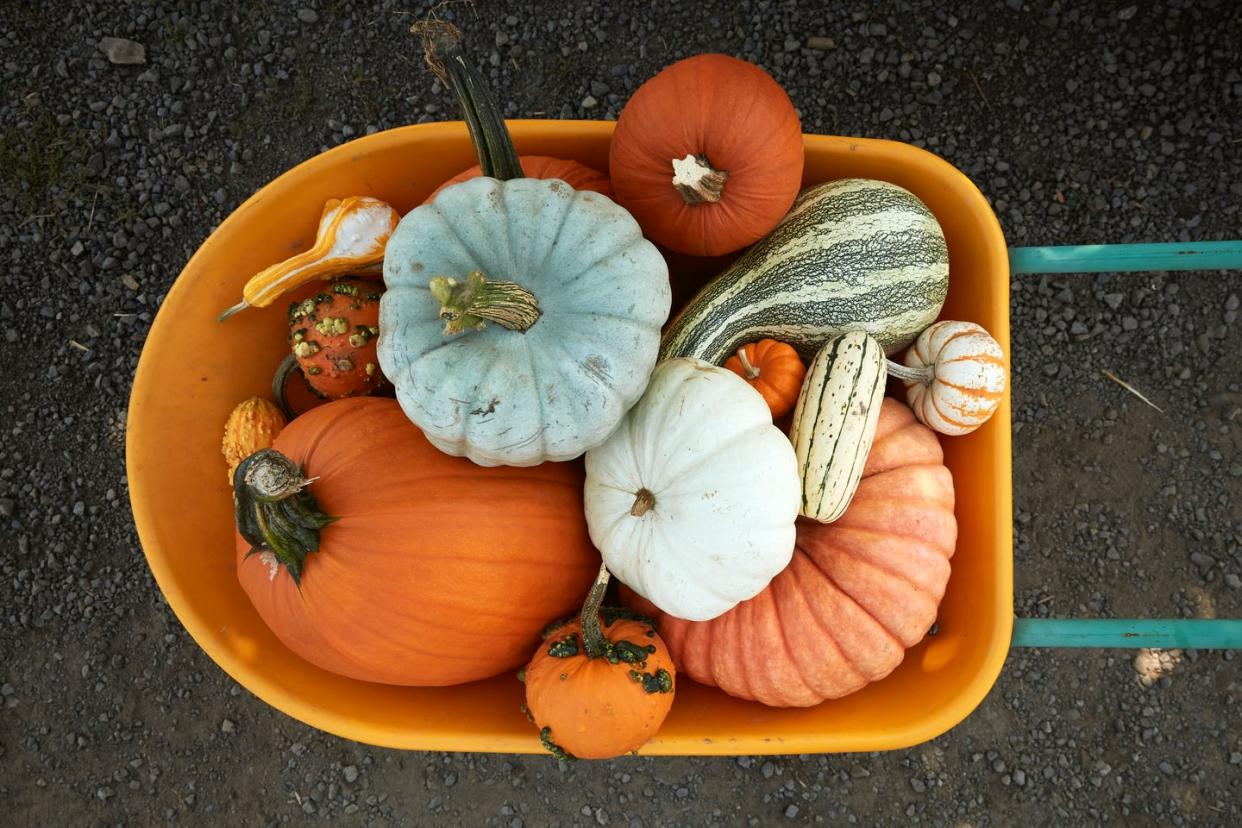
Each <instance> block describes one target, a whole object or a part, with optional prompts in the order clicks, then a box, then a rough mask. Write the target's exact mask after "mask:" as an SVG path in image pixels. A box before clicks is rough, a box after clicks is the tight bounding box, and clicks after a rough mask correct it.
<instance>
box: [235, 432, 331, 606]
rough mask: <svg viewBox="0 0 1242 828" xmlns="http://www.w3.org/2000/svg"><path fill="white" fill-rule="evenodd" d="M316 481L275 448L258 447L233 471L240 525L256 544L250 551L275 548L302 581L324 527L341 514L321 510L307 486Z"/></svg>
mask: <svg viewBox="0 0 1242 828" xmlns="http://www.w3.org/2000/svg"><path fill="white" fill-rule="evenodd" d="M310 483H311V481H310V480H308V479H307V477H306V475H305V474H304V473H303V471H302V469H301V468H299V467H298V465H297V464H296V463H294V462H293V461H292V460H290V459H289V458H288V457H286V456H285V455H283V454H281V453H280V452H279V451H276V450H275V449H261V450H259V451H256V452H255V453H254V454H252V455H250V456H249V457H247V458H246V459H245V460H243V461H241V463H240V464H239V465H238V466H237V471H235V472H234V473H233V507H234V514H235V517H236V518H237V531H238V532H239V533H241V536H242V537H243V538H245V539H246V540H247V541H249V542H250V544H251V549H250V552H249V553H247V556H249V555H253V554H256V553H258V552H271V553H272V554H273V555H275V557H276V560H277V561H278V562H279V563H281V564H282V565H283V566H284V567H285V569H286V570H288V572H289V575H290V576H291V577H292V578H293V582H294V583H295V584H297V585H298V586H299V587H300V586H301V585H302V569H303V567H304V566H305V562H306V556H307V555H308V554H310V553H311V552H317V551H318V550H319V531H320V530H321V529H323V527H325V526H327V525H328V524H329V523H332V521H334V520H336V518H335V517H332V516H331V515H327V514H324V513H323V512H321V511H320V510H319V504H318V503H317V502H316V500H315V497H314V495H312V494H311V493H310V492H308V491H307V490H306V487H307V486H308V485H310Z"/></svg>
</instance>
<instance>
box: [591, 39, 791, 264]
mask: <svg viewBox="0 0 1242 828" xmlns="http://www.w3.org/2000/svg"><path fill="white" fill-rule="evenodd" d="M687 155H696V156H697V155H704V156H706V157H707V159H708V160H709V161H710V163H711V166H712V167H713V168H715V169H717V170H724V171H726V172H728V173H729V179H728V181H726V182H725V185H724V190H723V192H722V194H721V199H720V201H719V202H717V203H714V204H711V203H708V204H695V205H689V204H687V203H686V202H685V200H684V199H683V198H682V197H681V195H680V194H678V192H677V190H676V189H674V188H673V185H672V179H673V166H672V161H673V159H674V158H678V159H680V158H684V157H685V156H687ZM802 162H803V156H802V125H801V123H800V122H799V120H798V113H797V111H796V110H795V109H794V107H793V104H792V103H791V102H790V100H789V96H788V95H787V94H785V91H784V90H783V89H781V87H780V85H779V84H778V83H777V82H776V81H775V80H773V79H772V76H771V75H769V74H768V73H767V72H765V71H763V70H762V69H760V68H759V67H758V66H755V65H753V64H750V63H747V62H746V61H743V60H738V59H737V58H734V57H729V56H728V55H715V54H708V55H698V56H696V57H692V58H687V59H686V60H682V61H678V62H677V63H674V64H673V65H672V66H669V67H667V68H666V69H664V70H663V71H661V72H660V73H659V74H657V75H656V76H655V77H653V78H651V79H650V80H648V81H647V82H646V83H644V84H643V85H642V86H640V87H639V88H638V91H636V92H635V93H634V94H633V96H631V97H630V100H629V102H628V103H627V104H626V105H625V109H623V110H622V111H621V115H620V117H619V118H618V119H617V129H616V132H614V133H613V137H612V145H611V149H610V152H609V161H608V169H609V174H610V175H611V177H612V186H613V188H614V189H615V190H616V192H617V201H618V202H619V203H620V204H621V205H622V206H624V207H625V208H626V209H627V210H629V211H630V212H631V213H633V214H634V218H636V219H638V223H639V224H640V225H642V228H643V233H644V234H645V235H646V236H647V237H648V238H650V239H651V240H653V241H655V242H657V243H658V244H662V245H664V246H665V247H668V248H669V249H671V250H676V251H678V252H680V253H689V254H691V255H694V256H719V255H722V254H724V253H731V252H733V251H734V250H740V249H741V248H743V247H745V246H746V245H748V244H751V243H753V242H755V241H757V240H758V239H760V238H762V237H763V235H764V234H765V233H767V232H768V231H769V230H771V229H772V228H773V227H775V226H776V224H777V222H779V221H780V220H781V217H782V216H784V215H785V213H786V212H787V211H788V210H789V205H791V204H793V200H794V198H795V197H796V196H797V195H798V188H799V186H801V183H802Z"/></svg>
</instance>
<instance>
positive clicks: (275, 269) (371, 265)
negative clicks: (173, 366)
mask: <svg viewBox="0 0 1242 828" xmlns="http://www.w3.org/2000/svg"><path fill="white" fill-rule="evenodd" d="M400 220H401V216H399V215H398V214H397V211H396V210H394V209H393V208H392V207H390V206H389V205H388V204H386V203H384V202H383V201H380V200H379V199H378V198H370V197H368V196H350V197H349V198H346V199H338V198H333V199H329V200H328V202H327V203H326V204H324V205H323V215H322V216H321V217H320V219H319V232H318V233H317V234H316V237H315V244H314V246H313V247H311V249H310V250H307V251H306V252H305V253H299V254H297V255H296V256H293V257H291V258H289V259H285V260H284V261H283V262H280V263H278V264H274V265H272V266H271V267H269V268H267V269H266V270H264V271H262V272H261V273H258V274H256V275H255V276H252V277H251V279H250V281H248V282H246V287H245V288H244V289H243V291H242V301H241V302H238V303H237V304H236V305H234V306H233V307H231V308H229V309H228V310H226V311H225V312H224V313H222V314H220V321H221V322H223V321H224V320H225V319H228V318H229V317H230V316H232V315H233V314H235V313H237V312H238V311H240V310H245V309H246V308H251V307H254V308H263V307H267V306H268V305H270V304H271V303H272V302H274V301H275V300H276V298H277V297H278V296H280V295H281V294H283V293H286V292H288V291H290V290H293V289H294V288H296V287H300V286H301V285H304V284H306V283H307V282H314V281H317V280H320V279H330V278H332V277H334V276H345V275H359V274H365V273H368V272H376V271H378V269H379V268H380V267H382V266H383V264H384V248H385V246H387V244H388V237H389V236H390V235H391V234H392V231H393V230H394V229H395V228H396V226H397V222H399V221H400Z"/></svg>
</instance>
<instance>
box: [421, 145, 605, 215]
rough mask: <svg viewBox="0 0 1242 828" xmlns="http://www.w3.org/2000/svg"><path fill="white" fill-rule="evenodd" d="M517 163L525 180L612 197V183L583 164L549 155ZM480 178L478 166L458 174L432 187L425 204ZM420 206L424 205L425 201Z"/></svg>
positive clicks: (525, 159) (481, 170)
mask: <svg viewBox="0 0 1242 828" xmlns="http://www.w3.org/2000/svg"><path fill="white" fill-rule="evenodd" d="M518 161H520V162H521V163H522V173H523V174H524V175H525V176H526V177H527V178H559V179H560V180H561V181H564V182H565V183H566V184H568V185H569V186H571V187H573V188H574V189H575V190H590V191H591V192H594V193H600V194H602V195H606V196H608V197H609V198H612V197H613V194H612V182H611V181H609V180H608V176H606V175H604V174H603V173H602V172H600V171H599V170H596V169H592V168H591V167H588V166H587V165H586V164H580V163H578V162H577V161H570V160H568V159H565V158H553V157H551V156H549V155H521V156H518ZM482 174H483V168H482V167H480V166H479V165H478V164H475V165H474V166H473V167H471V168H470V169H468V170H462V171H461V172H459V173H458V174H457V175H455V176H453V177H452V178H450V179H449V180H448V181H445V182H444V183H443V184H441V185H440V186H439V187H436V190H435V192H434V193H432V194H431V195H429V196H427V201H431V200H432V199H434V198H435V197H436V196H438V195H439V194H440V191H441V190H443V189H444V188H445V187H451V186H452V185H454V184H460V183H461V182H463V181H468V180H470V179H471V178H475V177H476V176H479V175H482ZM423 203H424V204H425V203H426V201H425V202H423Z"/></svg>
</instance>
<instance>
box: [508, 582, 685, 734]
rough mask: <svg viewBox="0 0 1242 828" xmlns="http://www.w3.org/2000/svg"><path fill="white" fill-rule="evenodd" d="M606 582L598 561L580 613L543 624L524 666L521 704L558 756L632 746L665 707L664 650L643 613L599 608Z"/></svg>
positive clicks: (670, 672) (668, 698)
mask: <svg viewBox="0 0 1242 828" xmlns="http://www.w3.org/2000/svg"><path fill="white" fill-rule="evenodd" d="M607 586H608V570H607V569H606V568H604V567H603V566H602V565H601V566H600V570H599V577H598V579H597V580H596V582H595V586H594V587H592V589H591V594H590V595H588V596H587V600H586V602H585V603H584V605H583V607H582V613H581V614H580V615H579V617H578V618H577V619H575V620H574V621H573V622H567V623H565V624H562V625H561V626H559V627H555V628H553V629H551V630H550V631H549V632H548V635H547V638H546V640H545V641H544V642H543V643H542V644H540V645H539V649H538V651H537V652H536V653H535V657H534V658H532V659H531V662H530V664H529V665H527V667H526V676H525V682H526V708H527V710H528V711H529V713H530V716H531V718H532V719H534V722H535V726H536V727H538V728H539V738H540V740H541V741H542V742H543V745H544V747H546V748H547V749H548V750H550V751H551V752H552V753H553V754H554V755H556V756H558V757H559V758H568V757H571V756H572V757H576V758H578V759H611V758H612V757H614V756H620V755H621V754H623V753H629V752H630V751H635V750H638V749H639V748H640V747H642V746H643V745H645V744H646V743H647V742H648V741H649V740H650V739H651V737H653V736H655V735H656V732H657V731H659V729H660V725H661V724H663V723H664V718H665V717H666V716H667V715H668V711H669V710H670V709H671V708H672V706H673V694H674V691H675V677H676V675H677V670H676V668H674V666H673V660H672V659H671V658H670V657H669V654H668V648H667V647H666V646H665V645H664V642H663V641H662V640H661V639H660V636H659V635H657V634H656V631H655V627H654V626H653V625H652V623H651V621H650V619H647V618H641V617H637V616H634V615H633V614H632V613H628V612H627V611H625V610H614V609H603V610H601V609H600V602H601V601H602V600H603V598H604V590H605V589H606V588H607ZM584 630H585V633H584ZM566 754H567V755H566Z"/></svg>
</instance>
